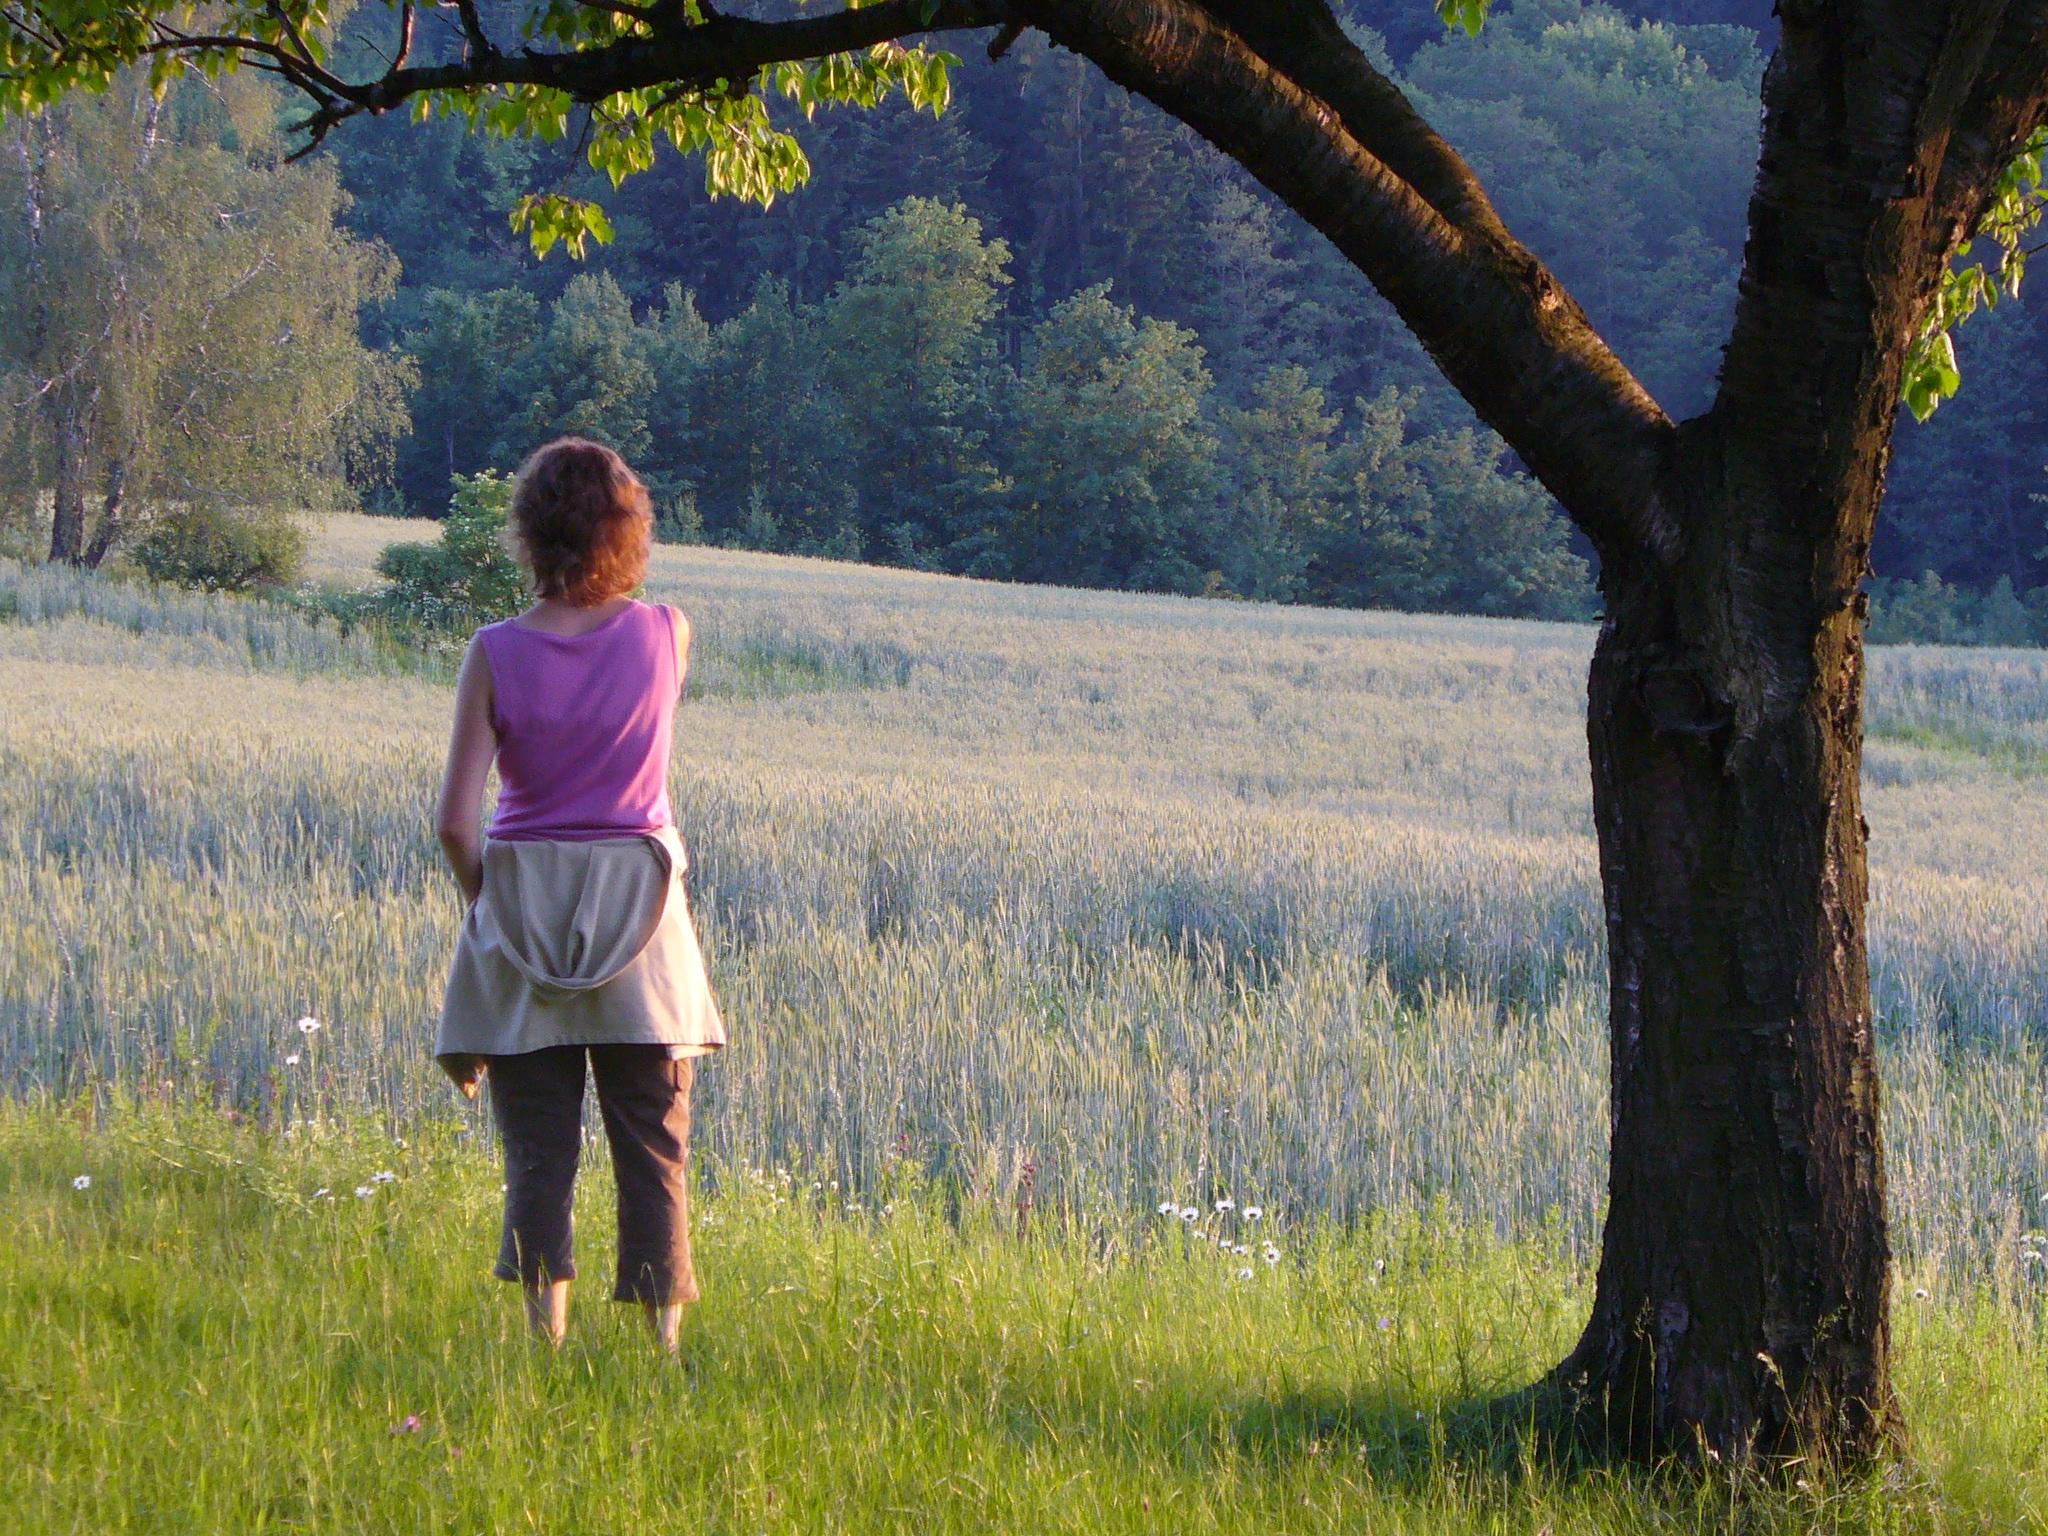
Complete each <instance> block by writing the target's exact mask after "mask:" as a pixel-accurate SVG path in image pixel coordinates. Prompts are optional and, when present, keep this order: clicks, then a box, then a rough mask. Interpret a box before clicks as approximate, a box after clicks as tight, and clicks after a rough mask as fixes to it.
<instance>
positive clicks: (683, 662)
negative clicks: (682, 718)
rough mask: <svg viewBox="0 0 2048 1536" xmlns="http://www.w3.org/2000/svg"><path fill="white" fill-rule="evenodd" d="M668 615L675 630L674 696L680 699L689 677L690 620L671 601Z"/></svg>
mask: <svg viewBox="0 0 2048 1536" xmlns="http://www.w3.org/2000/svg"><path fill="white" fill-rule="evenodd" d="M668 616H669V619H670V621H671V624H672V627H673V628H674V629H675V632H676V697H677V698H679V699H680V698H681V697H682V696H683V684H684V683H686V682H687V681H689V677H690V621H689V620H688V619H686V618H684V617H683V610H682V609H680V608H678V607H676V606H675V605H674V604H673V603H671V604H669V605H668Z"/></svg>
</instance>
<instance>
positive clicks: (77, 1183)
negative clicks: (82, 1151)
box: [71, 1173, 92, 1190]
mask: <svg viewBox="0 0 2048 1536" xmlns="http://www.w3.org/2000/svg"><path fill="white" fill-rule="evenodd" d="M71 1187H72V1188H73V1189H79V1190H85V1189H91V1188H92V1175H91V1174H89V1173H81V1174H80V1175H79V1176H78V1177H77V1178H75V1179H73V1180H72V1181H71Z"/></svg>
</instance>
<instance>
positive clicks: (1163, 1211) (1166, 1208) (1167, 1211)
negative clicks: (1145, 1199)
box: [1159, 1200, 1180, 1216]
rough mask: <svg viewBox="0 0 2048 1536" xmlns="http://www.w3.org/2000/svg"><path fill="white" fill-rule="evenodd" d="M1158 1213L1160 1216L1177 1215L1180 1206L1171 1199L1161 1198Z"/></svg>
mask: <svg viewBox="0 0 2048 1536" xmlns="http://www.w3.org/2000/svg"><path fill="white" fill-rule="evenodd" d="M1159 1214H1160V1215H1162V1216H1177V1215H1179V1214H1180V1207H1179V1206H1177V1205H1175V1204H1174V1203H1173V1202H1172V1201H1171V1200H1162V1201H1160V1202H1159Z"/></svg>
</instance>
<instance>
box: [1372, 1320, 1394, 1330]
mask: <svg viewBox="0 0 2048 1536" xmlns="http://www.w3.org/2000/svg"><path fill="white" fill-rule="evenodd" d="M1393 1326H1394V1320H1393V1319H1392V1318H1391V1317H1383V1318H1381V1319H1380V1320H1379V1321H1378V1322H1376V1323H1374V1324H1373V1327H1375V1328H1377V1329H1379V1331H1380V1332H1381V1333H1386V1332H1388V1331H1389V1330H1390V1329H1392V1328H1393Z"/></svg>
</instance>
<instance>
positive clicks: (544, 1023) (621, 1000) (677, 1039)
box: [434, 827, 725, 1057]
mask: <svg viewBox="0 0 2048 1536" xmlns="http://www.w3.org/2000/svg"><path fill="white" fill-rule="evenodd" d="M686 866H687V859H686V857H685V855H684V853H683V844H682V839H681V838H679V837H678V836H677V835H676V832H675V829H674V828H673V827H663V828H661V829H660V830H659V831H656V832H650V833H647V834H645V835H643V836H638V837H618V838H604V839H600V840H597V841H592V842H567V841H551V840H541V839H535V840H531V841H529V840H523V839H522V840H511V839H504V838H487V839H486V840H485V842H484V851H483V890H482V893H481V894H480V895H479V896H478V897H477V899H476V901H475V902H474V903H473V904H472V905H471V906H470V909H469V915H468V917H467V918H466V919H465V920H464V922H463V925H462V936H461V939H460V941H459V942H458V943H457V945H456V949H455V961H454V964H453V965H452V966H451V967H450V968H449V972H448V989H447V991H446V993H445V994H444V995H443V998H442V1002H441V1026H440V1031H439V1034H438V1036H437V1037H436V1039H435V1042H434V1054H435V1055H436V1056H443V1057H447V1056H464V1055H478V1056H517V1055H523V1054H524V1053H526V1052H528V1051H537V1050H542V1049H545V1048H546V1047H549V1046H556V1045H665V1046H667V1047H669V1054H670V1055H671V1056H701V1055H704V1054H705V1053H707V1052H710V1051H715V1050H717V1049H718V1048H719V1047H720V1046H722V1045H724V1044H725V1025H724V1022H723V1020H721V1019H720V1017H719V1013H718V1004H717V1002H716V1000H715V999H714V998H713V997H712V995H711V985H710V981H709V979H708V978H707V977H706V975H705V972H704V956H703V952H702V951H701V950H700V949H699V948H698V944H697V934H696V930H695V927H694V926H693V925H692V923H691V921H690V910H689V904H688V901H687V899H686V898H685V896H684V893H683V870H684V869H685V867H686Z"/></svg>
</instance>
